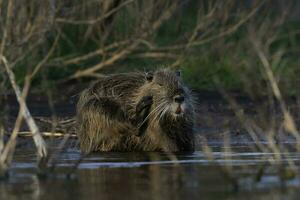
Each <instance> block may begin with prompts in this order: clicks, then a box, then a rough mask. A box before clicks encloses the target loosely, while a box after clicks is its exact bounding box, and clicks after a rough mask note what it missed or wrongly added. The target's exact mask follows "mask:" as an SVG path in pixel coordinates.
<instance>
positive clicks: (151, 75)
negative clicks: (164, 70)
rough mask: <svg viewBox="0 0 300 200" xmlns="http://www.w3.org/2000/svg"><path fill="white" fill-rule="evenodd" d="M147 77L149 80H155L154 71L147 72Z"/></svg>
mask: <svg viewBox="0 0 300 200" xmlns="http://www.w3.org/2000/svg"><path fill="white" fill-rule="evenodd" d="M146 79H147V81H149V82H151V81H152V80H153V73H152V72H146Z"/></svg>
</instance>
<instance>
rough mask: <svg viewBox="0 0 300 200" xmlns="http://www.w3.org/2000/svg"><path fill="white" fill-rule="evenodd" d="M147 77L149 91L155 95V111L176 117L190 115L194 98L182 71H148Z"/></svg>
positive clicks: (153, 108) (161, 114)
mask: <svg viewBox="0 0 300 200" xmlns="http://www.w3.org/2000/svg"><path fill="white" fill-rule="evenodd" d="M146 79H147V81H148V84H149V85H150V87H148V88H149V91H148V92H149V93H150V94H151V96H152V97H153V107H152V111H153V112H155V113H158V114H159V116H160V117H162V116H165V115H168V116H170V117H173V118H174V119H178V118H184V117H189V115H190V114H191V113H192V109H193V106H192V103H191V102H192V99H191V95H190V91H189V89H188V88H187V87H186V86H185V85H184V83H183V81H182V79H181V74H180V71H171V70H168V69H163V70H158V71H155V72H153V73H147V74H146Z"/></svg>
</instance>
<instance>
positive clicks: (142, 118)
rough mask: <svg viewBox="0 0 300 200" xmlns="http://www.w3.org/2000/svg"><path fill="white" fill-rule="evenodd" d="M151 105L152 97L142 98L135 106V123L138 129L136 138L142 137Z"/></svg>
mask: <svg viewBox="0 0 300 200" xmlns="http://www.w3.org/2000/svg"><path fill="white" fill-rule="evenodd" d="M152 103H153V98H152V96H144V97H143V98H142V99H141V100H140V102H139V103H138V104H137V106H136V117H135V122H136V126H137V127H138V136H141V135H143V134H144V132H145V131H146V129H147V127H148V117H149V114H150V108H151V106H152Z"/></svg>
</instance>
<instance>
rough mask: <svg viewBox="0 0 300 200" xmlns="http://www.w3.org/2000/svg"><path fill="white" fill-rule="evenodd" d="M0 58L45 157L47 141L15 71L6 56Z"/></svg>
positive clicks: (38, 152) (38, 147)
mask: <svg viewBox="0 0 300 200" xmlns="http://www.w3.org/2000/svg"><path fill="white" fill-rule="evenodd" d="M0 59H1V60H2V63H3V65H4V67H5V70H6V72H7V74H8V77H9V80H10V83H11V85H12V87H13V89H14V91H15V94H16V97H17V100H18V103H19V104H20V105H24V109H23V112H22V115H23V117H24V119H25V121H26V123H27V125H28V127H29V129H30V131H31V132H32V136H33V140H34V143H35V145H36V147H37V154H38V156H39V157H40V158H44V157H46V156H47V147H46V143H45V141H44V139H43V137H42V135H41V133H40V130H39V128H38V126H37V125H36V123H35V121H34V119H33V117H32V116H31V114H30V112H29V110H28V107H27V105H26V102H25V100H24V99H23V98H22V95H21V91H20V88H19V86H18V85H17V83H16V79H15V75H14V73H13V71H12V70H11V69H10V67H9V65H8V62H7V60H6V58H5V57H3V56H2V58H0Z"/></svg>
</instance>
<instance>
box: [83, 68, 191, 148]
mask: <svg viewBox="0 0 300 200" xmlns="http://www.w3.org/2000/svg"><path fill="white" fill-rule="evenodd" d="M177 93H180V94H181V93H182V94H184V96H185V99H186V100H185V103H186V112H185V114H184V116H180V117H174V116H173V115H172V114H171V113H170V110H169V109H168V108H169V107H168V105H170V104H171V103H172V102H173V96H174V95H175V94H177ZM146 96H151V97H152V99H153V100H152V101H153V103H152V104H151V105H150V106H151V107H150V110H149V113H148V116H147V117H146V118H145V119H144V120H143V122H146V121H147V122H148V123H147V127H146V130H145V131H144V133H143V134H142V135H140V136H139V133H138V132H139V128H140V126H141V125H142V124H143V123H142V124H136V123H135V122H136V117H137V113H136V110H137V109H136V107H137V105H138V104H139V102H141V99H142V98H143V97H146ZM192 102H193V99H192V96H191V94H190V91H189V90H188V88H186V86H185V85H184V84H183V82H182V81H181V79H180V77H178V76H177V75H176V74H175V73H174V72H173V71H170V70H167V69H164V70H158V71H156V72H154V73H153V78H151V80H147V75H146V74H145V73H142V72H134V73H124V74H115V75H110V76H108V77H104V78H101V79H100V80H98V81H97V82H96V83H95V84H93V85H92V86H91V87H89V88H88V89H86V90H84V91H83V92H82V94H81V95H80V99H79V101H78V104H77V124H78V133H77V134H78V137H79V140H80V148H81V150H82V151H84V152H91V151H169V152H174V151H193V150H194V134H193V124H194V114H195V113H194V106H193V103H192Z"/></svg>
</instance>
